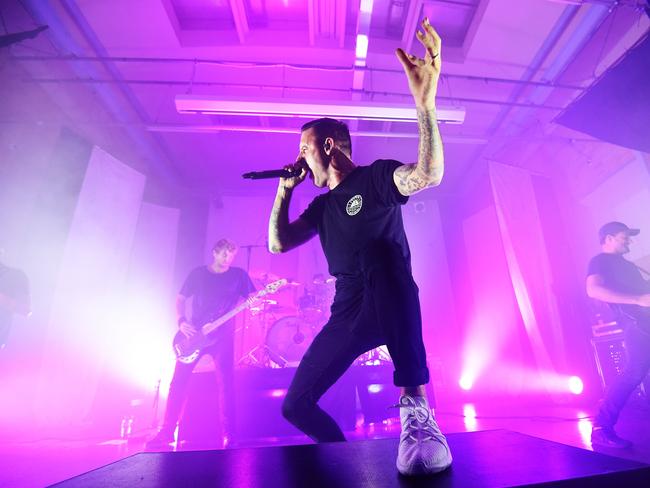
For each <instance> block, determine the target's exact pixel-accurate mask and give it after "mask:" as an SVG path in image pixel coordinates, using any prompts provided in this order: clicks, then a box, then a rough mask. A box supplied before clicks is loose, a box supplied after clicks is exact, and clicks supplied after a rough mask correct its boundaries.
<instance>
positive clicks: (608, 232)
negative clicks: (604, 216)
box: [598, 222, 641, 243]
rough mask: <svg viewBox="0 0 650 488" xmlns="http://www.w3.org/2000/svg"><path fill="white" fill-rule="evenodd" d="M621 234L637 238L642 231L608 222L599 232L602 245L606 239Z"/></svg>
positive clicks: (620, 223) (619, 223)
mask: <svg viewBox="0 0 650 488" xmlns="http://www.w3.org/2000/svg"><path fill="white" fill-rule="evenodd" d="M619 232H625V233H627V235H628V236H636V235H638V234H639V232H641V231H640V230H639V229H630V228H629V227H628V226H627V225H625V224H624V223H623V222H607V223H606V224H605V225H603V226H602V227H601V228H600V230H599V231H598V237H599V238H600V242H601V243H602V242H604V241H605V237H607V236H613V235H616V234H618V233H619Z"/></svg>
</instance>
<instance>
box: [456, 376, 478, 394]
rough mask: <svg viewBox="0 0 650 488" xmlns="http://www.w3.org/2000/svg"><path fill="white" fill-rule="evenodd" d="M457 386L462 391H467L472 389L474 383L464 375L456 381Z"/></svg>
mask: <svg viewBox="0 0 650 488" xmlns="http://www.w3.org/2000/svg"><path fill="white" fill-rule="evenodd" d="M458 385H459V386H460V387H461V388H462V389H463V390H466V391H469V390H471V389H472V386H474V381H473V380H472V378H470V377H469V375H466V374H465V375H463V376H461V377H460V379H459V380H458Z"/></svg>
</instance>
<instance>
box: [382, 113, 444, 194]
mask: <svg viewBox="0 0 650 488" xmlns="http://www.w3.org/2000/svg"><path fill="white" fill-rule="evenodd" d="M418 130H419V133H420V142H419V146H418V162H417V163H416V164H405V165H404V166H400V167H399V168H397V169H396V170H395V173H394V180H395V184H396V186H397V188H398V190H399V191H400V193H402V194H403V195H412V194H414V193H417V192H419V191H420V190H424V189H425V188H429V187H431V186H437V185H439V184H440V181H441V180H442V175H443V172H444V155H443V150H442V139H441V138H440V131H439V130H438V123H437V119H436V112H435V110H434V109H431V110H425V109H418Z"/></svg>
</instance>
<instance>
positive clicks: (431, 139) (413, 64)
mask: <svg viewBox="0 0 650 488" xmlns="http://www.w3.org/2000/svg"><path fill="white" fill-rule="evenodd" d="M422 29H423V31H424V32H420V31H418V32H417V37H418V39H419V40H420V42H421V43H422V45H423V46H424V48H425V56H424V59H421V58H418V57H416V56H413V55H411V54H407V53H406V52H404V51H403V50H402V49H397V52H396V54H397V57H398V58H399V60H400V62H401V63H402V66H403V68H404V72H405V73H406V76H407V78H408V83H409V89H410V90H411V94H412V95H413V100H414V101H415V108H416V110H417V116H418V131H419V135H420V141H419V147H418V162H417V163H414V164H405V165H403V166H400V167H398V168H397V169H395V172H394V173H393V180H394V181H395V186H397V189H398V190H399V192H400V193H401V194H402V195H405V196H408V195H412V194H414V193H417V192H419V191H421V190H424V189H425V188H429V187H432V186H437V185H439V184H440V182H441V181H442V175H443V173H444V154H443V150H442V139H441V137H440V131H439V130H438V119H437V117H436V92H437V89H438V80H439V79H440V67H441V59H440V56H441V53H440V50H441V48H442V43H441V40H440V36H439V35H438V34H437V32H436V31H435V30H434V28H433V27H432V26H431V24H429V19H427V18H425V19H424V21H423V22H422Z"/></svg>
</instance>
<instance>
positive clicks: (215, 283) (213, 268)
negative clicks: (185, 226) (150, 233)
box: [147, 239, 255, 449]
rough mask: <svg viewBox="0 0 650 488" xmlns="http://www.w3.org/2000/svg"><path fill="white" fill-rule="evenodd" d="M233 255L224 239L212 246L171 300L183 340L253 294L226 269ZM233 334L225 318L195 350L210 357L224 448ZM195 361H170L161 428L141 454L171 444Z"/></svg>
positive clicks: (229, 420) (230, 414)
mask: <svg viewBox="0 0 650 488" xmlns="http://www.w3.org/2000/svg"><path fill="white" fill-rule="evenodd" d="M237 250H238V248H237V245H236V244H235V243H233V242H232V241H229V240H228V239H221V240H219V241H217V243H216V244H215V245H214V247H213V248H212V263H211V264H209V265H207V266H199V267H198V268H195V269H193V270H192V271H191V272H190V273H189V275H188V276H187V278H186V279H185V282H184V283H183V286H182V288H181V290H180V292H179V294H178V296H177V298H176V313H177V315H178V322H177V323H178V327H179V329H180V331H181V332H182V333H183V334H184V335H185V336H186V337H190V336H192V335H193V334H195V333H196V332H197V328H199V327H201V326H202V325H204V324H206V323H208V322H210V321H213V320H215V319H217V318H219V317H220V316H222V315H223V314H225V313H226V312H228V311H230V310H231V309H232V308H234V307H235V306H236V305H237V303H238V301H239V300H241V299H242V298H243V299H247V298H248V297H249V295H250V294H251V293H252V292H253V291H255V287H254V286H253V283H252V282H251V279H250V277H249V276H248V274H247V273H246V271H244V270H243V269H241V268H238V267H234V266H231V263H232V261H233V259H234V258H235V255H236V254H237ZM189 298H192V307H191V308H192V315H191V319H188V318H186V313H187V310H186V309H187V304H186V302H187V300H188V299H189ZM234 335H235V321H234V319H231V320H230V321H229V322H227V323H225V324H223V325H222V326H220V327H219V328H218V329H217V330H215V331H213V332H212V333H211V336H214V345H211V346H208V347H206V348H205V349H203V350H202V351H201V356H202V355H204V354H210V355H211V356H212V358H213V360H214V363H215V365H216V366H217V368H218V373H219V374H218V375H217V388H218V393H219V404H220V406H221V411H222V418H223V426H222V430H223V433H224V439H223V445H224V447H226V446H228V445H232V439H233V429H234V425H235V420H234V418H235V411H234V410H235V409H234V403H235V402H234ZM199 359H200V357H199V358H198V359H197V360H196V361H194V362H193V363H190V364H185V363H182V362H180V361H177V362H176V368H175V370H174V375H173V377H172V380H171V384H170V385H169V396H168V398H167V408H166V410H165V417H164V420H163V425H162V427H161V429H160V431H159V432H158V434H157V435H156V436H155V437H154V438H153V439H152V440H150V441H149V442H148V443H147V449H157V448H164V447H167V446H169V444H170V443H172V442H173V441H174V431H175V430H176V424H177V423H178V420H179V418H180V414H181V410H182V408H183V403H184V401H185V397H186V393H187V387H188V384H189V381H190V375H191V374H192V371H193V370H194V367H195V366H196V364H197V363H198V362H199ZM215 414H216V412H215Z"/></svg>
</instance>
